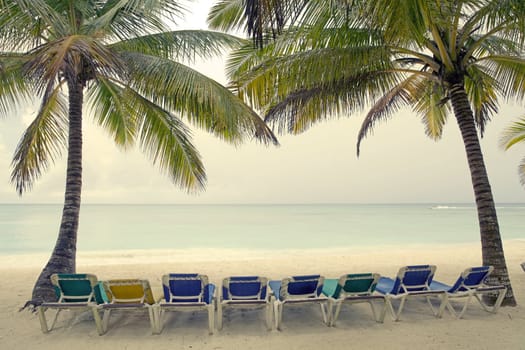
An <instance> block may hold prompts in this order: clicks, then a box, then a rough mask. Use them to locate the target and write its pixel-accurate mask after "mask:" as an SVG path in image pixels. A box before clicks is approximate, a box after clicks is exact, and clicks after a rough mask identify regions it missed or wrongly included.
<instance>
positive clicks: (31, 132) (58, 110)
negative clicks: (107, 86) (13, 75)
mask: <svg viewBox="0 0 525 350" xmlns="http://www.w3.org/2000/svg"><path fill="white" fill-rule="evenodd" d="M67 130H68V128H67V103H66V101H65V99H64V98H63V96H62V95H61V93H60V89H59V87H55V86H54V85H53V84H49V85H48V88H47V90H46V93H45V95H44V97H43V99H42V105H41V107H40V110H39V112H38V114H37V116H36V118H35V120H34V121H33V122H32V123H31V124H30V125H29V127H28V128H27V129H26V131H25V132H24V135H23V136H22V139H21V140H20V142H19V144H18V146H17V148H16V150H15V155H14V157H13V162H12V167H13V171H12V173H11V182H13V183H14V184H15V186H16V189H17V191H18V193H19V194H22V193H23V192H25V191H27V190H28V189H31V187H32V185H33V183H34V182H35V180H37V179H38V178H39V177H40V175H41V174H42V173H43V172H44V171H45V170H46V169H47V168H48V167H49V165H50V163H53V162H54V160H55V159H56V158H57V157H59V156H60V155H61V153H62V150H63V149H64V148H65V147H66V145H67Z"/></svg>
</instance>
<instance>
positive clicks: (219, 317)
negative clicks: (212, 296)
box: [217, 301, 222, 331]
mask: <svg viewBox="0 0 525 350" xmlns="http://www.w3.org/2000/svg"><path fill="white" fill-rule="evenodd" d="M217 329H218V330H219V331H220V330H221V329H222V303H221V302H220V301H219V302H217Z"/></svg>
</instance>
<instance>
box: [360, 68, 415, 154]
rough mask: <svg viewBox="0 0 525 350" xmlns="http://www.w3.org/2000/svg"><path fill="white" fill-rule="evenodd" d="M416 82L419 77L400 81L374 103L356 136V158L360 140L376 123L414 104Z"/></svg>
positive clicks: (413, 76) (410, 77)
mask: <svg viewBox="0 0 525 350" xmlns="http://www.w3.org/2000/svg"><path fill="white" fill-rule="evenodd" d="M418 82H420V77H418V76H416V75H412V76H409V77H408V78H406V79H404V80H401V81H400V82H399V83H398V84H397V85H395V86H394V87H393V88H392V89H390V91H387V92H386V93H385V94H384V95H383V96H382V97H381V98H379V99H378V100H377V101H376V102H375V103H374V105H373V106H372V108H370V110H369V112H368V113H367V115H366V117H365V119H364V120H363V122H362V123H361V129H360V130H359V133H358V135H357V156H359V154H360V152H361V142H362V140H363V139H364V138H365V137H366V136H367V135H369V134H370V133H371V132H372V130H373V129H374V127H375V126H376V124H377V123H378V122H381V121H384V120H386V119H388V118H390V117H391V116H392V114H393V113H395V112H397V111H398V110H399V109H400V108H402V107H405V106H407V105H409V104H410V103H413V102H414V96H413V94H414V93H415V92H417V91H418V90H417V89H415V86H417V83H418Z"/></svg>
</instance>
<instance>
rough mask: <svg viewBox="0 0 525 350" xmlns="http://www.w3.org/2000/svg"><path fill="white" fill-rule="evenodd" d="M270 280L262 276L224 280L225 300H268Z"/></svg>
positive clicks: (227, 278) (223, 295)
mask: <svg viewBox="0 0 525 350" xmlns="http://www.w3.org/2000/svg"><path fill="white" fill-rule="evenodd" d="M268 297H269V294H268V279H267V278H266V277H260V276H233V277H226V278H224V279H223V280H222V298H223V299H224V300H266V299H267V298H268Z"/></svg>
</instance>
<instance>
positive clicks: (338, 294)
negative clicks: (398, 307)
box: [323, 273, 386, 327]
mask: <svg viewBox="0 0 525 350" xmlns="http://www.w3.org/2000/svg"><path fill="white" fill-rule="evenodd" d="M379 277H380V276H379V274H378V273H358V274H348V275H342V276H341V277H339V279H325V281H324V286H323V294H324V295H326V296H327V297H328V318H329V325H330V326H332V327H333V326H335V323H336V321H337V318H338V317H339V313H340V312H341V308H342V306H343V304H358V303H368V304H369V305H370V307H371V309H372V314H373V316H374V320H375V321H376V322H380V323H382V322H383V320H384V316H385V311H384V310H385V306H386V304H385V296H384V295H379V294H373V292H374V290H375V287H376V285H377V282H378V281H379ZM375 300H380V301H382V302H383V311H382V312H381V313H379V314H378V313H377V312H376V309H375V306H374V301H375ZM334 306H335V312H334V311H333V309H334Z"/></svg>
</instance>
